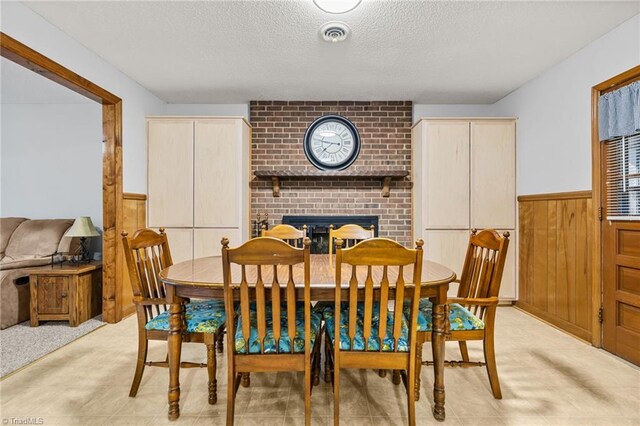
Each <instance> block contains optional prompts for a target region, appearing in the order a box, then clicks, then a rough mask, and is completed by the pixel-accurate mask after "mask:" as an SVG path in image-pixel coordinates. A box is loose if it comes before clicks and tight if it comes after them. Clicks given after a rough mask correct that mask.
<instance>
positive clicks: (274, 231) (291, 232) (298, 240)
mask: <svg viewBox="0 0 640 426" xmlns="http://www.w3.org/2000/svg"><path fill="white" fill-rule="evenodd" d="M261 229H262V233H261V234H260V236H262V237H273V238H278V239H280V240H283V241H286V242H287V243H288V244H289V245H291V246H293V247H298V248H302V247H303V246H304V239H305V238H306V236H307V225H303V226H302V229H296V228H294V227H293V226H291V225H276V226H274V227H273V228H271V229H267V227H266V225H262V227H261Z"/></svg>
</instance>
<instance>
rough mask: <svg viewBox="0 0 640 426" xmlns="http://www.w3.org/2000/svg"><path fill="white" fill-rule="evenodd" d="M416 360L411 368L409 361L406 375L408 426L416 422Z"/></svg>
mask: <svg viewBox="0 0 640 426" xmlns="http://www.w3.org/2000/svg"><path fill="white" fill-rule="evenodd" d="M416 358H417V357H416ZM416 361H417V359H416V360H414V366H413V368H412V367H411V363H409V371H408V377H407V404H408V406H407V413H409V426H415V424H416V399H415V398H416V390H415V386H416V373H417V371H416V370H417V368H416V367H417V362H416Z"/></svg>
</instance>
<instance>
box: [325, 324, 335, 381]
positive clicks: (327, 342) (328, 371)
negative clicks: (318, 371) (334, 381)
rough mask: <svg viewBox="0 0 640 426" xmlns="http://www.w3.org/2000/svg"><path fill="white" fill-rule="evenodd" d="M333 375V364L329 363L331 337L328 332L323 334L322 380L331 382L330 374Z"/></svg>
mask: <svg viewBox="0 0 640 426" xmlns="http://www.w3.org/2000/svg"><path fill="white" fill-rule="evenodd" d="M332 375H333V366H332V365H331V339H330V338H329V334H327V333H325V335H324V381H325V383H329V382H331V376H332Z"/></svg>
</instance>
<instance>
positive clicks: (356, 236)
mask: <svg viewBox="0 0 640 426" xmlns="http://www.w3.org/2000/svg"><path fill="white" fill-rule="evenodd" d="M374 236H375V226H373V225H371V226H370V227H369V229H366V228H363V227H362V226H360V225H355V224H347V225H343V226H341V227H340V228H338V229H335V228H334V226H333V225H329V254H330V255H333V241H334V240H335V239H336V238H340V239H341V240H342V244H343V245H344V248H347V247H351V246H353V245H354V244H356V243H358V242H360V241H362V240H368V239H369V238H373V237H374ZM329 260H331V256H330V257H329Z"/></svg>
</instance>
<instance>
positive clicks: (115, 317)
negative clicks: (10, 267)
mask: <svg viewBox="0 0 640 426" xmlns="http://www.w3.org/2000/svg"><path fill="white" fill-rule="evenodd" d="M0 55H1V56H2V57H4V58H6V59H9V60H10V61H12V62H15V63H17V64H18V65H22V66H23V67H25V68H27V69H29V70H31V71H33V72H36V73H38V74H40V75H42V76H43V77H46V78H48V79H49V80H51V81H54V82H56V83H58V84H60V85H62V86H64V87H66V88H68V89H70V90H73V91H74V92H76V93H79V94H81V95H83V96H86V97H87V98H89V99H91V100H93V101H95V102H98V103H100V104H102V130H103V142H104V149H103V157H102V215H103V216H102V223H103V228H104V233H103V237H102V238H103V241H102V250H103V260H104V261H103V268H102V292H103V293H102V299H103V300H102V319H103V321H106V322H111V323H113V322H118V321H120V320H121V319H122V310H121V309H119V308H121V306H119V303H121V302H120V301H119V299H120V296H121V293H119V291H121V290H122V289H121V283H119V281H120V280H117V279H116V277H117V276H118V272H119V270H120V268H122V265H121V264H120V263H121V262H117V250H116V249H117V235H119V234H120V232H121V230H122V220H123V212H122V202H123V198H122V100H121V99H120V98H119V97H118V96H116V95H114V94H113V93H110V92H109V91H107V90H105V89H103V88H102V87H100V86H98V85H96V84H94V83H92V82H91V81H89V80H87V79H85V78H83V77H82V76H80V75H78V74H76V73H75V72H73V71H71V70H70V69H68V68H66V67H64V66H62V65H60V64H59V63H57V62H55V61H53V60H51V59H49V58H48V57H46V56H44V55H42V54H41V53H39V52H37V51H35V50H33V49H32V48H30V47H29V46H26V45H25V44H22V43H20V42H19V41H18V40H16V39H14V38H12V37H10V36H8V35H7V34H5V33H2V32H0Z"/></svg>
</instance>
